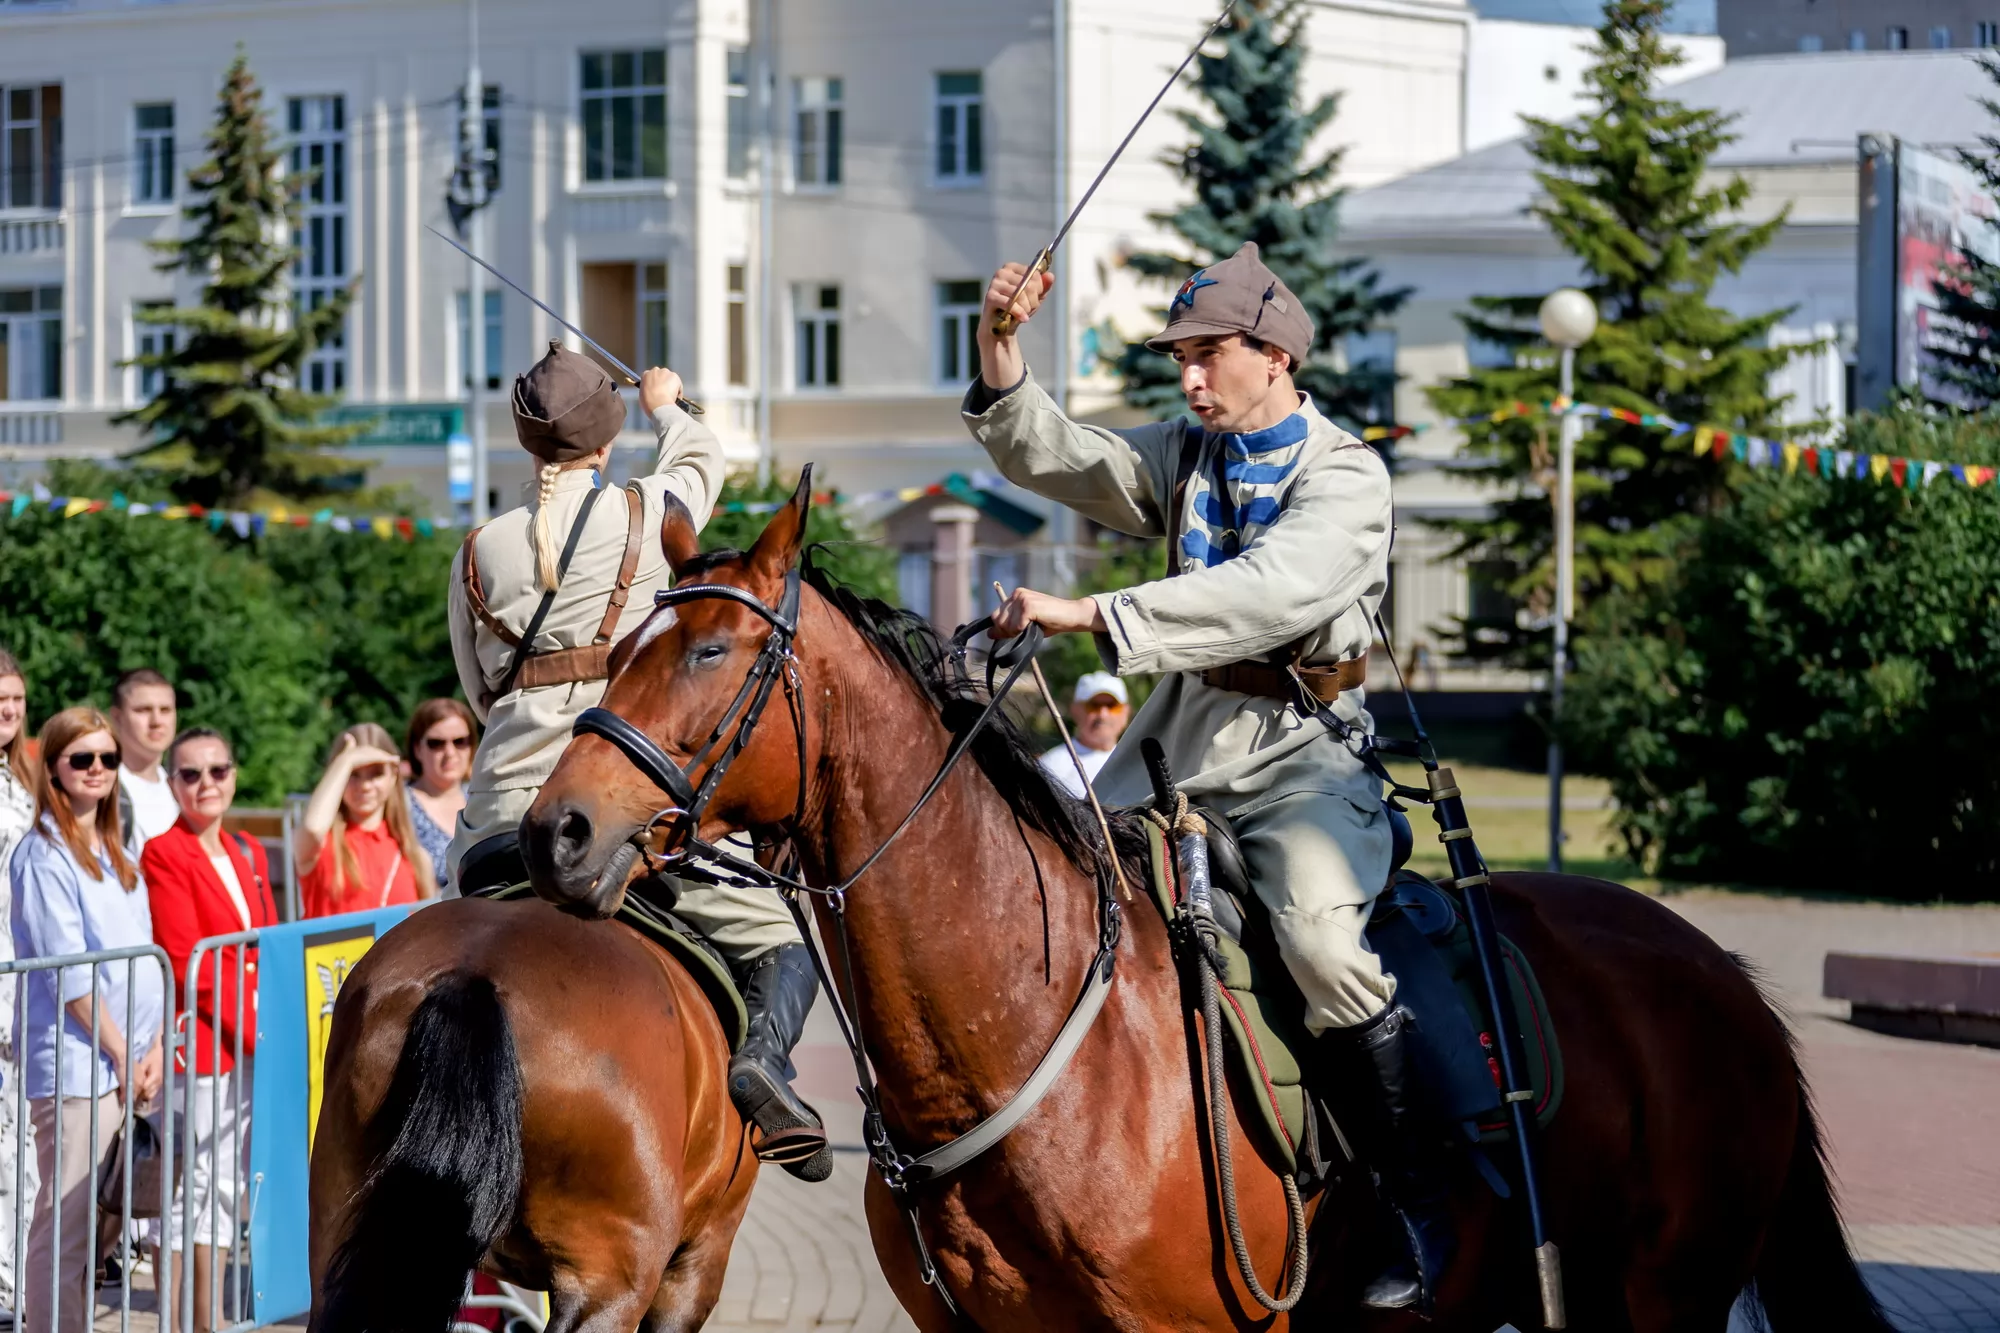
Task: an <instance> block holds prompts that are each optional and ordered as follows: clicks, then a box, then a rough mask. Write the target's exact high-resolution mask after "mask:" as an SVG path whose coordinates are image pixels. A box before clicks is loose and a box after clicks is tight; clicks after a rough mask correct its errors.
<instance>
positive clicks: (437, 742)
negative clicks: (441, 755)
mask: <svg viewBox="0 0 2000 1333" xmlns="http://www.w3.org/2000/svg"><path fill="white" fill-rule="evenodd" d="M447 745H449V746H450V747H451V748H452V749H454V750H470V749H471V748H472V737H470V736H426V737H424V748H425V749H426V750H429V751H430V752H431V753H433V754H435V753H437V752H438V751H439V750H442V749H444V747H445V746H447Z"/></svg>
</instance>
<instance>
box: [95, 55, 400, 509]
mask: <svg viewBox="0 0 2000 1333" xmlns="http://www.w3.org/2000/svg"><path fill="white" fill-rule="evenodd" d="M263 96H264V95H263V91H262V90H261V89H260V88H258V86H257V83H256V81H255V80H254V79H253V78H251V75H250V68H249V64H248V62H247V60H246V59H245V57H244V56H243V55H242V53H241V52H240V51H239V52H238V54H237V56H236V59H235V60H234V61H233V62H231V64H230V66H229V72H228V74H227V75H226V76H225V78H224V79H223V85H222V94H221V97H220V99H219V101H218V103H217V106H216V115H215V125H214V128H213V129H211V130H210V131H209V134H208V150H209V154H210V155H209V158H208V160H207V161H205V162H203V163H202V164H201V165H200V166H199V167H196V168H195V169H194V170H193V171H191V172H190V173H188V183H189V186H190V187H191V188H190V189H189V192H188V202H187V203H186V204H185V205H184V206H183V207H182V209H181V215H182V217H183V218H184V219H185V221H186V223H187V225H188V227H189V228H190V234H189V235H188V236H186V237H185V238H182V239H178V240H168V241H159V242H155V243H154V244H155V249H157V250H158V251H159V252H160V253H161V254H162V255H164V256H165V260H164V262H162V263H161V264H160V266H159V267H160V270H161V271H162V272H165V273H179V274H183V275H186V277H187V278H189V279H191V280H194V281H198V282H200V283H201V303H200V304H199V305H193V306H182V307H179V308H177V309H140V310H137V311H135V312H134V313H133V319H134V320H136V321H137V322H138V323H141V324H146V325H153V326H158V327H165V328H171V329H173V330H174V331H175V345H174V346H173V347H172V348H171V349H169V350H166V351H162V352H158V353H154V354H152V355H148V356H141V357H137V358H134V359H133V360H132V361H131V362H129V363H127V364H130V365H134V366H137V367H140V368H141V369H143V370H151V371H158V372H160V375H161V387H160V390H159V392H158V393H157V394H156V395H155V396H154V397H153V399H152V401H151V402H149V403H147V404H146V405H145V406H144V407H141V408H139V409H137V410H136V411H133V412H128V413H125V414H123V415H121V416H118V417H115V418H113V420H114V421H115V422H117V423H120V424H127V423H129V424H132V425H136V426H138V427H139V428H140V430H141V431H142V432H143V433H144V435H145V437H146V440H147V443H146V444H144V445H143V446H142V447H141V448H139V449H138V450H136V451H135V452H134V453H133V454H132V456H131V457H132V460H133V461H134V462H135V463H136V464H138V465H139V466H140V467H141V468H144V469H146V470H150V471H153V472H156V473H158V474H159V475H160V476H161V477H162V479H164V480H165V481H166V482H167V484H168V485H169V486H171V488H172V490H173V492H174V494H175V495H176V496H177V497H178V498H179V499H181V500H183V501H185V502H187V503H190V504H201V505H210V506H213V505H217V504H241V503H244V502H245V501H247V500H250V499H252V498H255V497H258V496H259V495H260V494H261V495H264V496H276V497H283V498H305V497H310V496H315V495H320V494H324V493H326V491H327V490H328V489H329V483H330V482H332V481H333V480H334V479H335V478H337V477H343V476H351V475H352V474H353V472H354V471H355V470H356V465H355V463H354V461H353V460H352V459H346V458H340V457H337V456H335V455H330V454H327V453H325V452H323V450H324V449H325V448H326V447H327V446H330V445H337V444H340V443H343V442H344V441H346V440H349V439H352V438H353V437H354V436H355V435H356V434H357V433H358V432H359V431H360V429H361V428H362V427H361V426H359V425H355V426H341V427H327V426H316V425H314V424H312V423H313V420H314V418H315V416H316V415H317V414H318V413H319V412H321V411H322V410H324V409H325V408H326V407H327V406H329V405H330V403H331V402H332V400H331V399H330V398H326V397H322V396H319V395H315V394H310V393H306V392H304V391H303V390H301V388H300V387H299V386H300V383H301V379H300V376H301V372H302V370H303V368H304V365H305V362H306V358H307V357H309V356H310V355H311V354H312V352H313V350H314V349H315V348H317V347H319V346H320V345H321V344H323V343H325V342H327V341H328V340H329V339H332V338H337V337H338V336H339V333H340V328H341V324H342V321H344V320H345V319H346V318H347V309H348V306H349V304H350V303H351V301H352V299H353V288H352V287H349V288H348V289H347V290H346V291H344V292H341V293H338V294H337V295H335V296H334V297H332V298H331V299H330V300H328V301H326V302H325V303H324V304H321V305H319V306H317V307H315V308H313V309H304V308H296V307H294V306H293V302H292V297H291V290H290V275H291V269H292V264H293V262H294V261H295V260H296V259H297V258H298V253H299V252H298V251H297V250H296V249H295V248H294V247H293V246H291V245H290V244H289V243H288V241H287V240H285V239H280V238H289V237H290V236H292V234H293V232H294V229H295V228H296V227H297V225H298V222H299V199H300V197H301V196H302V194H303V193H304V192H305V191H306V190H308V189H311V188H313V186H314V181H313V179H312V178H310V177H301V176H288V175H286V174H284V172H283V170H282V155H281V154H280V152H279V151H278V150H277V149H275V148H273V147H272V146H271V144H270V134H269V130H268V127H267V126H266V124H265V120H264V112H263Z"/></svg>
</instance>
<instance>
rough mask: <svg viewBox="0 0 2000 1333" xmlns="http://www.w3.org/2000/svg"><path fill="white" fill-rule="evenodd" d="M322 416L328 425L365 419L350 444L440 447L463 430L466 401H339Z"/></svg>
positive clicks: (340, 424) (348, 423)
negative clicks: (361, 427)
mask: <svg viewBox="0 0 2000 1333" xmlns="http://www.w3.org/2000/svg"><path fill="white" fill-rule="evenodd" d="M322 420H323V421H324V422H325V424H327V425H329V426H348V425H353V424H354V423H356V422H366V423H367V429H366V430H364V431H363V432H362V433H361V434H360V435H357V436H356V437H355V438H354V439H352V440H349V441H348V442H347V443H348V444H350V445H372V446H385V445H386V446H389V447H399V446H415V447H417V448H425V447H430V448H442V447H444V446H445V445H446V444H447V443H449V442H450V440H451V437H452V436H454V435H463V434H465V404H463V403H342V404H341V405H340V406H338V407H334V408H329V409H328V410H327V412H326V415H325V416H324V417H323V418H322Z"/></svg>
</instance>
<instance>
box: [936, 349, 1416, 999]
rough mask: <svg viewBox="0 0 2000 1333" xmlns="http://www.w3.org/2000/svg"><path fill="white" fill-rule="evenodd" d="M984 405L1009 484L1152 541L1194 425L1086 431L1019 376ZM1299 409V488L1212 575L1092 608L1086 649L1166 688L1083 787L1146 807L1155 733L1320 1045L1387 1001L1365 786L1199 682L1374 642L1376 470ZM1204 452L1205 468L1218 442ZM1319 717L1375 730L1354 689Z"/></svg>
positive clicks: (1297, 727)
mask: <svg viewBox="0 0 2000 1333" xmlns="http://www.w3.org/2000/svg"><path fill="white" fill-rule="evenodd" d="M982 399H983V395H982V393H981V386H978V385H975V386H974V387H973V389H972V390H971V391H970V392H969V393H968V394H967V396H966V402H965V405H964V417H965V422H966V425H967V427H968V428H969V429H970V430H971V432H972V434H973V437H974V438H975V439H977V440H978V441H979V442H980V444H981V445H982V446H984V447H985V449H986V452H987V453H988V454H989V455H991V457H992V459H993V462H994V465H995V466H996V467H997V468H998V469H999V470H1000V472H1001V473H1002V474H1003V475H1004V476H1006V477H1007V479H1008V480H1010V481H1012V482H1014V483H1015V484H1016V485H1018V486H1022V487H1024V488H1026V489H1028V490H1031V491H1034V492H1035V493H1036V494H1038V495H1042V496H1045V497H1047V498H1049V499H1051V500H1055V501H1059V502H1060V503H1062V504H1066V505H1068V506H1069V507H1070V508H1072V509H1075V510H1076V511H1077V512H1079V513H1081V514H1083V515H1084V516H1085V517H1087V518H1090V519H1092V520H1094V521H1096V522H1098V523H1100V524H1103V525H1104V526H1105V527H1108V528H1112V529H1114V530H1116V531H1119V532H1125V533H1130V534H1131V535H1133V536H1135V537H1163V536H1165V535H1167V531H1168V529H1169V527H1170V526H1173V525H1171V524H1170V521H1169V520H1170V515H1169V513H1168V506H1169V504H1170V503H1171V497H1172V494H1173V489H1174V478H1175V471H1176V469H1175V465H1176V463H1177V461H1178V460H1179V456H1180V453H1181V448H1182V444H1183V442H1184V441H1185V440H1186V439H1187V438H1188V434H1189V432H1190V431H1192V432H1194V433H1195V434H1196V436H1197V437H1199V436H1200V435H1201V430H1200V427H1199V426H1198V425H1196V424H1195V423H1193V422H1191V421H1188V420H1186V419H1180V420H1175V421H1167V422H1157V423H1153V424H1149V425H1145V426H1140V427H1137V428H1135V429H1131V430H1108V429H1104V428H1101V427H1095V426H1085V425H1082V424H1079V423H1077V422H1075V421H1072V420H1070V419H1069V418H1068V417H1066V416H1064V415H1063V413H1062V411H1061V409H1059V408H1058V407H1057V406H1056V404H1055V401H1054V400H1053V399H1051V398H1050V397H1049V396H1048V394H1046V393H1045V392H1043V391H1042V389H1041V387H1040V386H1039V385H1037V384H1036V383H1035V382H1034V380H1033V378H1032V377H1029V378H1028V379H1026V380H1025V381H1024V382H1023V383H1022V384H1021V385H1019V386H1018V387H1017V388H1015V389H1013V390H1012V391H1010V392H1008V393H1007V394H1006V395H1005V396H1003V397H1001V398H1000V399H999V400H998V401H997V402H993V403H991V404H990V405H986V406H984V410H980V408H981V406H982ZM1299 410H1300V412H1302V413H1303V414H1304V415H1305V417H1306V421H1307V434H1306V442H1305V445H1304V447H1303V449H1302V451H1301V453H1300V465H1299V468H1298V473H1297V480H1296V481H1295V482H1294V483H1293V485H1292V487H1291V489H1290V491H1289V492H1288V494H1287V496H1286V498H1285V504H1284V508H1283V510H1282V512H1281V513H1280V514H1279V515H1278V517H1277V518H1276V519H1275V520H1273V521H1272V523H1271V524H1270V526H1269V527H1267V528H1265V529H1264V530H1263V531H1261V532H1259V533H1257V534H1256V535H1255V536H1254V537H1253V538H1252V539H1251V540H1250V541H1249V543H1248V544H1247V545H1246V546H1245V547H1244V548H1243V550H1242V551H1241V552H1240V553H1239V554H1237V555H1236V556H1235V557H1233V558H1232V559H1229V560H1225V561H1224V562H1222V563H1221V564H1219V565H1214V566H1205V565H1204V564H1202V562H1200V561H1198V560H1195V559H1192V558H1190V557H1188V556H1186V555H1184V554H1183V553H1182V552H1179V551H1175V552H1173V553H1171V558H1172V559H1174V560H1176V561H1178V562H1179V566H1180V572H1179V574H1178V576H1177V577H1174V578H1162V579H1158V580H1156V581H1154V582H1151V583H1142V584H1140V585H1138V586H1137V587H1132V588H1126V589H1123V590H1120V591H1117V592H1109V593H1098V594H1096V595H1095V597H1094V598H1093V600H1094V601H1096V602H1097V604H1098V607H1099V609H1100V610H1101V611H1102V612H1103V615H1104V623H1105V625H1106V627H1107V629H1106V632H1105V633H1102V634H1100V635H1098V636H1097V646H1098V653H1099V655H1100V656H1101V657H1102V658H1103V659H1104V663H1105V665H1106V667H1108V668H1109V669H1110V670H1112V671H1115V672H1117V673H1118V674H1120V675H1135V674H1152V673H1160V674H1161V675H1162V677H1163V678H1162V680H1161V681H1160V683H1159V685H1158V687H1157V688H1155V689H1154V691H1153V693H1152V696H1151V697H1150V698H1149V699H1147V701H1146V704H1145V706H1144V707H1143V708H1141V709H1140V710H1139V713H1138V715H1137V716H1136V717H1134V718H1133V719H1132V725H1131V726H1130V727H1129V728H1128V729H1127V730H1126V732H1125V734H1124V736H1123V737H1122V738H1121V739H1120V740H1119V743H1118V748H1117V749H1116V750H1114V751H1113V752H1112V755H1111V759H1110V761H1109V762H1108V763H1106V764H1105V766H1104V768H1103V770H1102V771H1101V772H1100V773H1099V774H1098V776H1097V779H1096V781H1095V783H1094V784H1093V785H1094V786H1095V787H1096V789H1097V791H1098V793H1099V794H1100V795H1102V796H1104V797H1105V798H1106V799H1108V800H1111V801H1115V802H1118V803H1120V804H1137V803H1139V802H1142V801H1146V800H1148V799H1150V796H1151V791H1152V786H1151V783H1150V781H1149V780H1148V778H1147V776H1146V770H1145V763H1144V760H1143V759H1142V757H1141V755H1140V753H1139V744H1140V742H1141V741H1143V740H1144V739H1146V738H1147V737H1154V738H1156V739H1158V740H1159V742H1160V744H1161V746H1162V747H1163V748H1164V749H1165V751H1166V755H1167V762H1168V764H1169V766H1170V767H1171V769H1172V771H1173V773H1174V775H1175V779H1176V784H1177V785H1178V786H1179V787H1180V789H1181V790H1182V791H1184V792H1186V793H1187V794H1188V797H1189V798H1190V799H1191V800H1194V801H1197V802H1200V803H1204V804H1208V805H1211V806H1213V807H1215V808H1216V809H1218V810H1221V811H1222V812H1223V813H1225V814H1227V815H1229V816H1230V819H1231V822H1232V823H1234V824H1235V825H1236V828H1237V831H1238V834H1239V835H1240V836H1241V838H1242V840H1243V844H1244V855H1245V857H1246V859H1247V860H1248V862H1249V869H1250V871H1251V876H1252V878H1253V880H1254V881H1255V882H1256V885H1255V886H1256V890H1257V893H1258V895H1259V897H1261V898H1262V899H1263V900H1264V901H1265V903H1266V904H1267V906H1269V907H1270V909H1271V912H1272V915H1273V919H1274V923H1275V925H1276V927H1277V932H1278V943H1279V948H1280V952H1281V953H1282V954H1283V955H1284V957H1285V960H1286V963H1287V964H1288V965H1289V966H1290V968H1291V970H1292V973H1293V975H1294V977H1295V978H1296V979H1297V980H1298V982H1299V985H1300V988H1301V990H1303V991H1304V992H1305V996H1306V1000H1307V1015H1306V1021H1307V1023H1308V1025H1309V1026H1310V1027H1311V1028H1312V1029H1313V1030H1314V1031H1320V1030H1323V1029H1325V1028H1328V1027H1347V1026H1352V1025H1353V1024H1355V1023H1358V1022H1360V1021H1362V1020H1363V1019H1365V1018H1367V1017H1369V1016H1370V1015H1371V1014H1373V1013H1374V1012H1376V1011H1377V1010H1379V1009H1380V1008H1381V1007H1382V1006H1383V1004H1385V1003H1386V1002H1387V1001H1388V1000H1389V999H1390V998H1391V997H1392V996H1393V995H1394V993H1395V983H1394V979H1393V978H1390V977H1387V976H1385V975H1384V974H1383V973H1382V970H1381V964H1380V962H1379V961H1378V960H1377V959H1376V957H1375V955H1374V953H1373V952H1372V951H1371V950H1370V949H1369V948H1368V945H1367V943H1366V941H1365V940H1364V939H1363V937H1362V933H1361V932H1362V928H1363V927H1364V926H1365V925H1366V924H1367V918H1368V908H1369V906H1370V905H1371V904H1372V903H1373V901H1374V899H1375V897H1376V896H1377V895H1378V894H1379V893H1380V892H1381V891H1382V889H1383V887H1384V886H1385V884H1386V881H1387V879H1388V873H1389V858H1390V836H1389V829H1388V822H1387V817H1386V816H1385V815H1384V814H1383V813H1382V810H1381V800H1382V792H1381V784H1380V782H1379V781H1378V780H1377V779H1376V778H1375V777H1374V776H1373V775H1371V774H1370V773H1369V772H1368V771H1367V769H1365V768H1364V767H1363V766H1362V764H1361V761H1360V760H1359V759H1358V758H1356V757H1355V755H1354V754H1353V753H1352V752H1351V751H1350V750H1349V749H1347V747H1346V746H1344V745H1342V744H1341V743H1340V742H1339V740H1338V739H1336V738H1335V737H1334V736H1333V735H1332V734H1331V733H1329V732H1328V731H1327V730H1326V728H1325V726H1323V725H1322V724H1321V723H1320V722H1318V721H1317V720H1315V719H1313V718H1310V717H1304V716H1301V715H1300V714H1299V712H1298V710H1297V708H1296V707H1295V706H1293V705H1292V704H1290V703H1283V702H1280V701H1278V700H1275V699H1265V698H1259V697H1256V696H1253V695H1247V694H1239V693H1237V692H1235V691H1232V690H1223V689H1217V688H1214V687H1212V686H1209V685H1205V684H1203V683H1202V681H1201V678H1200V675H1199V673H1200V672H1201V671H1203V670H1206V669H1207V668H1209V667H1217V666H1223V665H1226V664H1228V663H1230V662H1239V661H1243V660H1245V659H1249V658H1258V657H1262V656H1264V655H1265V654H1267V653H1270V652H1273V651H1275V650H1278V649H1282V648H1284V647H1285V646H1286V645H1288V644H1291V643H1293V642H1295V641H1297V640H1299V639H1301V638H1303V639H1304V640H1305V657H1304V661H1305V663H1306V664H1307V665H1310V666H1330V665H1332V664H1334V663H1336V662H1341V661H1346V660H1349V659H1352V658H1356V657H1360V656H1362V655H1363V654H1365V653H1366V652H1367V651H1368V648H1369V645H1370V643H1372V642H1373V639H1374V631H1373V621H1374V617H1375V611H1376V608H1377V607H1378V606H1379V605H1380V604H1381V601H1382V597H1383V594H1384V592H1385V591H1386V589H1387V587H1388V574H1389V538H1390V531H1391V521H1392V517H1391V508H1390V498H1389V473H1388V469H1387V468H1386V467H1385V466H1384V465H1383V463H1382V460H1381V459H1380V458H1379V457H1377V456H1376V454H1375V451H1374V450H1372V449H1370V448H1368V447H1367V446H1365V445H1363V444H1362V443H1361V442H1360V441H1358V440H1356V439H1355V438H1354V437H1353V436H1352V435H1350V434H1348V433H1347V432H1346V431H1344V430H1341V429H1340V428H1339V427H1338V426H1335V425H1334V424H1333V423H1332V422H1330V421H1328V420H1327V419H1326V418H1325V417H1323V416H1321V415H1320V414H1319V412H1318V410H1317V409H1315V408H1314V407H1313V405H1312V402H1311V400H1310V399H1308V398H1306V397H1305V396H1304V395H1301V396H1300V408H1299ZM1202 447H1203V450H1204V452H1203V457H1202V459H1201V466H1202V467H1204V468H1205V467H1206V466H1207V463H1208V458H1209V454H1210V453H1211V452H1212V451H1213V450H1215V449H1219V448H1221V447H1222V445H1221V441H1220V438H1219V437H1215V436H1209V437H1207V438H1206V440H1205V442H1204V444H1203V446H1202ZM1193 503H1194V498H1193V495H1192V488H1190V494H1189V495H1188V496H1187V497H1186V499H1185V500H1184V505H1185V507H1186V512H1183V513H1182V515H1181V516H1180V523H1179V525H1178V526H1179V528H1180V530H1181V531H1188V530H1190V529H1192V528H1194V527H1195V526H1196V522H1195V517H1194V515H1193V513H1192V508H1193ZM1334 711H1335V712H1336V713H1337V714H1338V715H1339V716H1340V717H1341V718H1342V719H1343V720H1345V721H1347V722H1348V723H1350V724H1351V725H1353V726H1354V727H1355V728H1357V729H1358V730H1361V731H1372V730H1373V727H1374V723H1373V721H1372V719H1371V718H1370V717H1369V715H1368V711H1367V709H1366V707H1365V706H1364V699H1363V692H1362V691H1360V690H1351V691H1349V692H1347V693H1345V694H1343V695H1341V696H1340V699H1339V701H1338V702H1337V703H1336V704H1335V705H1334Z"/></svg>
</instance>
